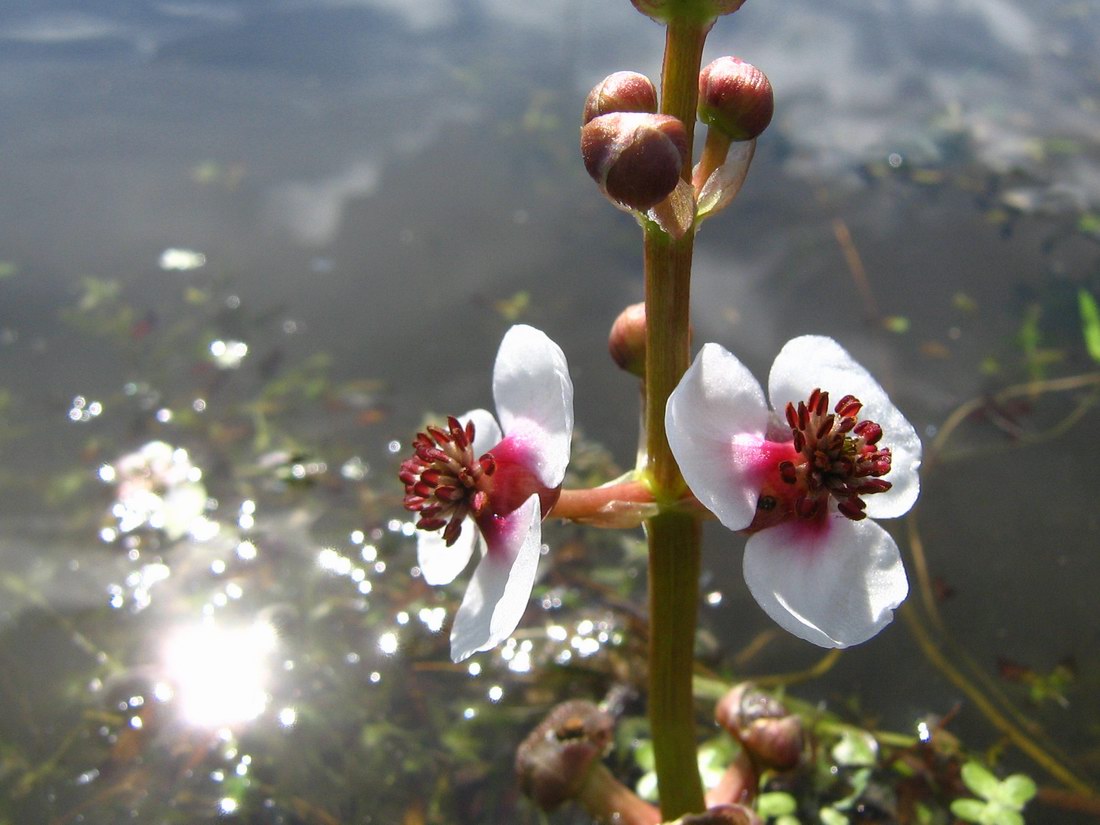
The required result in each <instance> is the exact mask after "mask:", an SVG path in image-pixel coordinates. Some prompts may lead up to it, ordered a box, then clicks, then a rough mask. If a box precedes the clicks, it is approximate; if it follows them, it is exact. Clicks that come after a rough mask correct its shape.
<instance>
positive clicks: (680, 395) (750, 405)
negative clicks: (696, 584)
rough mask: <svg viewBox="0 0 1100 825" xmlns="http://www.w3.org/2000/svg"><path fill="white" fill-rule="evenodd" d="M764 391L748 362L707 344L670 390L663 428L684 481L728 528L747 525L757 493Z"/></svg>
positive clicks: (764, 421)
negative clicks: (749, 368) (758, 450)
mask: <svg viewBox="0 0 1100 825" xmlns="http://www.w3.org/2000/svg"><path fill="white" fill-rule="evenodd" d="M768 415H769V414H768V405H767V404H766V403H765V401H764V391H763V390H762V389H761V388H760V384H759V382H757V380H756V379H755V378H753V376H752V373H751V372H749V370H748V367H746V366H745V365H744V364H742V363H741V362H740V361H738V360H737V358H736V357H734V356H733V355H731V354H730V353H729V352H728V351H727V350H726V349H725V348H723V347H721V346H719V345H718V344H706V345H705V346H704V347H703V349H702V350H700V352H699V354H698V355H697V356H695V361H693V362H692V364H691V366H690V367H688V371H687V372H686V373H684V377H683V378H681V379H680V383H679V384H678V385H677V386H676V389H674V390H673V391H672V395H670V396H669V399H668V406H667V407H665V431H666V433H667V435H668V443H669V446H670V447H671V448H672V454H673V455H674V456H675V457H676V463H677V464H679V465H680V471H681V472H682V473H683V475H684V480H685V481H687V483H688V487H690V488H691V491H692V492H693V493H694V494H695V497H696V498H697V499H699V501H700V502H702V503H703V505H705V506H706V507H707V508H708V509H709V510H710V511H711V512H713V513H714V514H715V515H716V516H718V519H719V520H720V521H721V522H722V524H724V525H725V526H726V527H728V528H729V529H731V530H740V529H741V528H743V527H747V526H748V525H749V523H750V522H751V521H752V519H753V516H754V515H755V514H756V499H757V496H758V494H759V486H758V476H757V471H758V469H759V468H758V467H757V466H756V465H754V462H753V461H752V459H753V458H754V457H757V451H756V447H757V445H759V444H761V443H762V442H763V440H764V432H765V430H766V428H767V426H768Z"/></svg>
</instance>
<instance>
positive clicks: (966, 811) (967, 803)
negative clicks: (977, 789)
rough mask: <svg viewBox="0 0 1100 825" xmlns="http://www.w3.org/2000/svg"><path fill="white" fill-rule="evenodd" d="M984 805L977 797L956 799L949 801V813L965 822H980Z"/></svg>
mask: <svg viewBox="0 0 1100 825" xmlns="http://www.w3.org/2000/svg"><path fill="white" fill-rule="evenodd" d="M985 807H986V806H985V803H984V802H979V801H978V800H977V799H956V800H955V801H954V802H952V803H951V813H953V814H954V815H955V816H957V817H958V818H959V819H965V820H966V821H967V822H981V821H982V817H983V816H984V815H985Z"/></svg>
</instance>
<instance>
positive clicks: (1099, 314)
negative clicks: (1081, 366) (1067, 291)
mask: <svg viewBox="0 0 1100 825" xmlns="http://www.w3.org/2000/svg"><path fill="white" fill-rule="evenodd" d="M1077 305H1078V306H1079V307H1080V309H1081V332H1082V333H1084V336H1085V348H1086V349H1088V351H1089V356H1090V357H1091V358H1092V360H1093V361H1097V362H1100V309H1098V308H1097V306H1096V299H1095V298H1093V297H1092V294H1091V293H1090V292H1089V291H1088V290H1086V289H1080V290H1078V291H1077Z"/></svg>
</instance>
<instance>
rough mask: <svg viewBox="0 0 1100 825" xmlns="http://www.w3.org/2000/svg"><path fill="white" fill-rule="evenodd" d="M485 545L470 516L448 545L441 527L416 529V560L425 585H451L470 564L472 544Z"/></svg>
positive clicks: (472, 551) (472, 550)
mask: <svg viewBox="0 0 1100 825" xmlns="http://www.w3.org/2000/svg"><path fill="white" fill-rule="evenodd" d="M484 544H485V540H484V539H483V538H482V537H481V531H480V530H478V529H477V525H476V524H474V522H473V519H469V518H468V519H466V520H465V521H464V522H463V523H462V532H461V533H459V534H458V538H457V539H456V540H455V543H454V544H452V545H451V546H450V547H448V546H447V545H446V543H445V542H444V541H443V532H442V531H441V530H417V531H416V563H417V566H419V567H420V572H421V574H423V576H424V581H426V582H427V583H428V584H431V585H440V584H450V583H451V582H453V581H454V580H455V578H456V577H457V576H458V574H459V573H461V572H462V571H463V570H465V569H466V565H467V564H469V563H470V556H472V555H473V554H474V546H475V545H479V546H482V547H483V546H484Z"/></svg>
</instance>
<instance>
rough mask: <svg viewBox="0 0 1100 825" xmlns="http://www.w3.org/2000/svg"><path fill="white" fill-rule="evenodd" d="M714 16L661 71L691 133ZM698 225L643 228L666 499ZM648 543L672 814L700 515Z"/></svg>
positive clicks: (653, 463) (685, 705)
mask: <svg viewBox="0 0 1100 825" xmlns="http://www.w3.org/2000/svg"><path fill="white" fill-rule="evenodd" d="M710 26H711V23H710V22H700V21H698V20H685V19H674V20H672V21H670V22H669V25H668V30H667V35H666V40H665V58H664V65H663V69H662V79H661V112H662V113H663V114H668V115H672V116H673V117H676V118H679V120H680V121H681V122H682V123H683V124H684V128H685V130H686V131H687V146H688V158H687V160H686V162H685V163H684V167H683V170H682V173H681V174H682V177H683V179H684V180H687V181H690V178H691V156H690V155H691V139H692V133H693V131H694V124H695V110H696V104H697V100H698V94H699V68H700V65H701V62H702V54H703V43H704V42H705V40H706V35H707V32H708V31H709V29H710ZM694 243H695V231H694V228H693V227H692V228H689V229H688V230H687V232H685V233H684V234H683V235H682V236H681V237H679V238H672V237H670V236H669V235H668V234H667V233H665V232H664V231H663V230H662V229H661V228H660V227H658V226H657V225H656V224H652V223H647V224H646V226H645V234H644V258H645V303H646V319H647V330H646V333H647V335H646V380H645V387H646V398H645V425H646V474H647V477H648V479H649V481H650V483H651V485H652V488H653V494H654V497H655V499H656V501H657V503H658V505H661V506H666V507H667V506H668V505H670V504H672V503H673V502H675V501H677V500H678V499H680V498H681V497H682V495H683V493H684V491H685V485H684V480H683V476H682V475H681V473H680V469H679V467H678V466H677V464H676V459H675V458H674V457H673V455H672V451H671V450H670V449H669V446H668V439H667V437H666V436H665V421H664V418H665V405H666V403H667V401H668V397H669V395H670V394H671V393H672V391H673V389H675V387H676V385H677V383H679V381H680V378H681V376H682V375H683V374H684V372H685V371H686V370H687V367H688V364H689V363H690V358H691V352H690V346H691V340H690V331H689V304H690V296H691V288H690V287H691V259H692V250H693V247H694ZM646 535H647V539H648V545H649V612H650V627H651V632H650V643H649V644H650V648H649V719H650V726H651V732H652V735H653V750H654V757H655V762H656V770H657V786H658V791H659V795H660V800H661V813H662V815H663V816H664V818H665V819H666V820H671V819H675V818H676V817H679V816H682V815H683V814H686V813H697V812H699V811H702V810H703V809H704V804H705V803H704V800H703V785H702V781H701V780H700V778H699V770H698V767H697V757H696V733H695V713H694V702H693V697H692V691H691V678H692V672H693V670H694V656H693V652H694V646H695V621H696V614H697V612H698V591H699V570H700V554H701V550H700V536H701V530H700V526H699V520H698V519H696V518H694V517H693V516H690V515H686V514H683V513H679V512H674V511H671V510H666V511H665V512H661V513H659V514H657V515H656V516H654V517H653V518H650V519H648V520H647V521H646Z"/></svg>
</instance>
